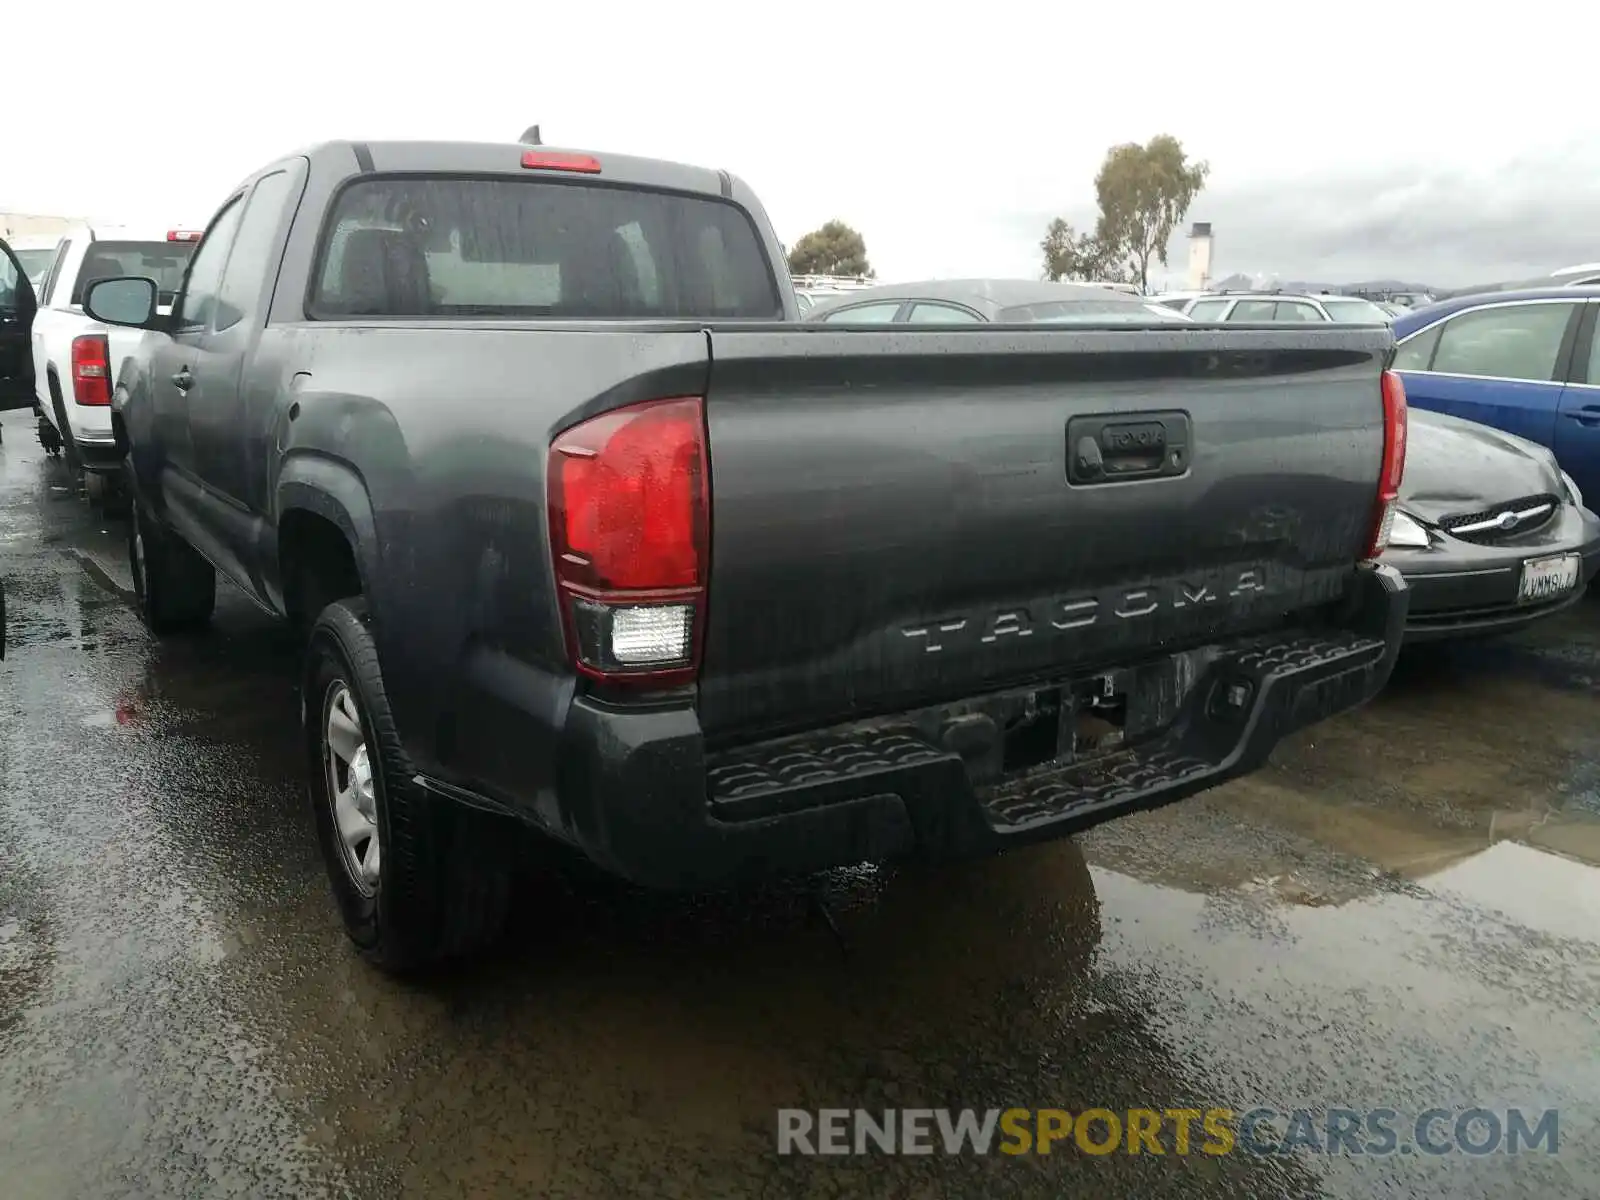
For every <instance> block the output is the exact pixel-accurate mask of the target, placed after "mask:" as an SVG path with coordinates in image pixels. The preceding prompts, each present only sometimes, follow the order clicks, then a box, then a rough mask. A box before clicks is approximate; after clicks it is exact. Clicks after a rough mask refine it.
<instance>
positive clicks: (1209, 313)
mask: <svg viewBox="0 0 1600 1200" xmlns="http://www.w3.org/2000/svg"><path fill="white" fill-rule="evenodd" d="M1227 307H1228V302H1227V301H1226V300H1196V301H1195V302H1194V304H1193V305H1191V306H1190V308H1189V313H1188V315H1189V319H1190V320H1192V321H1220V320H1221V319H1222V310H1223V309H1225V308H1227Z"/></svg>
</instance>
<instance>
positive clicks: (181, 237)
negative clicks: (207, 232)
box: [167, 229, 204, 242]
mask: <svg viewBox="0 0 1600 1200" xmlns="http://www.w3.org/2000/svg"><path fill="white" fill-rule="evenodd" d="M202 236H204V231H202V230H199V229H169V230H167V241H169V242H198V241H199V240H200V239H201V237H202Z"/></svg>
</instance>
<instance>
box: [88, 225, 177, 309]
mask: <svg viewBox="0 0 1600 1200" xmlns="http://www.w3.org/2000/svg"><path fill="white" fill-rule="evenodd" d="M194 247H195V243H193V242H100V241H95V242H90V243H89V249H88V251H87V252H86V253H85V254H84V256H83V265H82V266H80V267H79V268H78V278H77V279H76V280H74V281H73V284H72V301H71V302H72V303H73V304H82V303H83V293H84V292H85V291H86V290H87V289H88V287H89V285H90V284H91V283H93V282H94V281H95V280H96V279H114V278H116V277H117V276H119V275H143V276H144V277H145V278H146V279H154V280H155V281H156V287H157V288H158V289H159V292H160V294H159V295H158V297H157V302H158V303H160V304H171V303H172V299H173V297H174V296H176V295H177V294H178V288H179V287H180V286H182V284H183V273H184V271H185V270H187V269H188V266H189V256H190V255H192V254H193V253H194Z"/></svg>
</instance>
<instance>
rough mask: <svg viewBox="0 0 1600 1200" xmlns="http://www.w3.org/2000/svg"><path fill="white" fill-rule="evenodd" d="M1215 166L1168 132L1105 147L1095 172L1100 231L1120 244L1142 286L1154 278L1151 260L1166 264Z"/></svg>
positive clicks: (1118, 247) (1122, 255) (1109, 241)
mask: <svg viewBox="0 0 1600 1200" xmlns="http://www.w3.org/2000/svg"><path fill="white" fill-rule="evenodd" d="M1210 173H1211V166H1210V164H1209V163H1205V162H1190V161H1189V160H1188V158H1187V157H1185V155H1184V153H1183V144H1182V143H1181V142H1179V141H1178V139H1177V138H1175V137H1173V136H1172V135H1171V134H1169V133H1163V134H1158V135H1157V136H1156V137H1153V138H1151V139H1150V141H1149V142H1147V143H1146V144H1145V145H1143V146H1141V145H1139V144H1138V143H1137V142H1126V143H1124V144H1122V145H1120V146H1113V147H1111V149H1110V150H1108V151H1106V160H1105V163H1104V164H1103V165H1102V166H1101V167H1100V173H1099V174H1098V175H1096V176H1095V179H1094V190H1095V195H1096V196H1098V197H1099V200H1100V223H1099V225H1098V226H1097V227H1096V231H1095V232H1096V235H1097V236H1098V237H1099V239H1100V240H1101V241H1102V242H1104V243H1105V244H1106V245H1108V246H1114V247H1116V250H1117V253H1118V255H1119V257H1120V258H1122V259H1123V261H1125V262H1126V263H1127V264H1128V273H1129V274H1130V275H1131V276H1132V278H1133V280H1134V281H1135V282H1137V283H1138V284H1139V286H1140V287H1141V288H1147V287H1148V286H1149V282H1150V260H1151V259H1155V260H1156V261H1158V262H1159V263H1160V264H1161V265H1162V266H1166V265H1167V243H1168V242H1170V241H1171V240H1172V231H1173V230H1174V229H1176V228H1177V227H1178V223H1179V222H1181V221H1182V220H1183V218H1184V215H1185V214H1186V213H1187V212H1188V211H1189V205H1190V204H1192V203H1193V202H1194V198H1195V197H1196V196H1197V195H1199V194H1200V189H1201V188H1203V187H1205V185H1206V176H1208V175H1209V174H1210Z"/></svg>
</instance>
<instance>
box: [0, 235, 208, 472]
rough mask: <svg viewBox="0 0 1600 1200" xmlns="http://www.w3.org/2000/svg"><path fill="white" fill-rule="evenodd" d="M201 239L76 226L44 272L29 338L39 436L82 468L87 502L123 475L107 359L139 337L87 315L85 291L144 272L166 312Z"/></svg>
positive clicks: (113, 358)
mask: <svg viewBox="0 0 1600 1200" xmlns="http://www.w3.org/2000/svg"><path fill="white" fill-rule="evenodd" d="M199 237H200V234H199V231H197V230H176V229H131V228H125V227H120V226H104V225H101V226H90V225H78V226H74V227H73V228H70V229H68V230H67V232H66V233H64V234H63V235H62V237H61V246H60V249H59V251H58V253H57V254H56V257H55V260H54V262H53V263H52V264H51V266H50V269H49V270H48V271H47V272H46V274H45V278H44V284H43V287H42V288H41V289H40V291H39V293H38V295H39V311H38V315H37V316H36V317H35V318H34V321H33V343H32V357H33V379H34V391H35V400H36V408H37V411H38V414H39V441H40V443H41V444H42V445H43V446H44V448H45V449H46V450H47V451H49V452H50V453H57V452H59V453H62V454H64V455H65V456H66V459H67V462H68V464H69V465H70V466H71V467H72V469H73V470H81V471H83V473H84V485H85V487H86V489H87V490H88V492H89V496H90V499H92V500H93V499H99V498H101V497H102V495H104V494H105V492H106V489H105V482H106V480H107V478H108V477H110V478H111V479H112V481H113V490H114V487H115V482H116V481H117V480H119V479H120V477H121V472H122V456H121V454H120V453H119V452H118V450H117V445H116V439H115V437H113V436H112V430H111V384H112V378H111V375H112V366H111V364H112V363H114V362H118V361H120V360H121V359H122V358H124V357H126V356H127V354H128V353H129V352H130V351H131V350H132V348H133V346H134V345H135V344H137V342H138V341H139V335H138V334H137V333H135V332H133V331H131V330H127V329H118V328H114V327H112V326H108V325H104V324H101V323H100V322H98V321H95V320H94V319H92V318H91V317H89V316H88V315H87V314H86V313H85V312H84V311H83V296H84V292H85V291H86V290H87V289H88V287H89V285H90V284H91V283H93V282H94V281H95V280H97V279H108V278H112V277H115V276H124V275H130V274H136V275H142V276H145V277H147V278H150V279H154V280H155V281H156V287H157V289H158V299H159V302H160V304H161V306H162V311H170V306H171V304H172V298H173V296H174V295H175V294H176V293H177V290H178V285H179V283H180V282H181V281H182V279H183V273H184V269H185V268H186V267H187V266H188V265H189V256H190V254H191V253H192V252H193V250H194V246H195V243H196V241H198V240H199Z"/></svg>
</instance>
